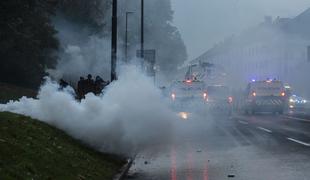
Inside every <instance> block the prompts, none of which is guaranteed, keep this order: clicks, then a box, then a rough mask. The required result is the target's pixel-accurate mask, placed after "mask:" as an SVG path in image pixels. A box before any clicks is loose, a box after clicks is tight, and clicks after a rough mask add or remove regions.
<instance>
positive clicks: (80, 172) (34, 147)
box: [0, 112, 125, 180]
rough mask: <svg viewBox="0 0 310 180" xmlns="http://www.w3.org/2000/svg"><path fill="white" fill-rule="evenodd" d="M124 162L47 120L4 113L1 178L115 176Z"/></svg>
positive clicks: (0, 141) (1, 120) (0, 130)
mask: <svg viewBox="0 0 310 180" xmlns="http://www.w3.org/2000/svg"><path fill="white" fill-rule="evenodd" d="M124 163H125V161H124V159H121V158H119V157H116V156H113V155H108V154H102V153H99V152H96V151H94V150H92V149H90V148H87V147H86V146H83V145H82V144H81V143H80V142H78V141H76V140H74V139H72V138H71V137H69V136H68V135H66V134H65V133H64V132H62V131H60V130H58V129H55V128H53V127H51V126H49V125H47V124H45V123H42V122H40V121H37V120H34V119H31V118H29V117H25V116H21V115H17V114H13V113H7V112H0V179H6V180H9V179H34V180H36V179H39V180H44V179H66V180H67V179H101V180H102V179H103V180H104V179H112V177H113V176H114V175H115V174H116V173H117V172H118V170H119V169H120V168H121V166H122V165H123V164H124Z"/></svg>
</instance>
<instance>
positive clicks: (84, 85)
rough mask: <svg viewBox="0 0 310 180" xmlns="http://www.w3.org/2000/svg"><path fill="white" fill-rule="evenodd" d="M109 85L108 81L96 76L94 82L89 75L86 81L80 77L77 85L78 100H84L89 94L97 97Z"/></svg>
mask: <svg viewBox="0 0 310 180" xmlns="http://www.w3.org/2000/svg"><path fill="white" fill-rule="evenodd" d="M109 84H110V82H109V81H104V80H103V79H102V78H101V77H100V76H96V78H95V80H94V79H93V78H92V75H91V74H88V75H87V78H86V79H85V78H84V77H80V80H79V81H78V84H77V95H78V98H79V99H83V98H85V95H86V94H87V93H90V92H92V93H94V94H95V95H99V94H100V93H101V92H102V90H103V89H104V88H105V87H106V86H107V85H109Z"/></svg>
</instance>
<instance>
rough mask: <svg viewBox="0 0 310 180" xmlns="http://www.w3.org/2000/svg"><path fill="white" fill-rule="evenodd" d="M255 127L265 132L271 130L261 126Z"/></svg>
mask: <svg viewBox="0 0 310 180" xmlns="http://www.w3.org/2000/svg"><path fill="white" fill-rule="evenodd" d="M257 129H260V130H262V131H265V132H267V133H272V131H271V130H269V129H266V128H263V127H260V126H259V127H257Z"/></svg>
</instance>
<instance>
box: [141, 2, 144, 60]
mask: <svg viewBox="0 0 310 180" xmlns="http://www.w3.org/2000/svg"><path fill="white" fill-rule="evenodd" d="M141 58H142V60H143V59H144V0H141Z"/></svg>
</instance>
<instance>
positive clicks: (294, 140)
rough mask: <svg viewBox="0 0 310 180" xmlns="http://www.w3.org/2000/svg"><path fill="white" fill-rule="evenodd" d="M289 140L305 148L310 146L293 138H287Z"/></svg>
mask: <svg viewBox="0 0 310 180" xmlns="http://www.w3.org/2000/svg"><path fill="white" fill-rule="evenodd" d="M287 139H288V140H290V141H293V142H295V143H298V144H302V145H304V146H308V147H309V146H310V144H308V143H305V142H302V141H299V140H297V139H293V138H287Z"/></svg>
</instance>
